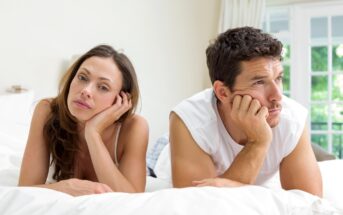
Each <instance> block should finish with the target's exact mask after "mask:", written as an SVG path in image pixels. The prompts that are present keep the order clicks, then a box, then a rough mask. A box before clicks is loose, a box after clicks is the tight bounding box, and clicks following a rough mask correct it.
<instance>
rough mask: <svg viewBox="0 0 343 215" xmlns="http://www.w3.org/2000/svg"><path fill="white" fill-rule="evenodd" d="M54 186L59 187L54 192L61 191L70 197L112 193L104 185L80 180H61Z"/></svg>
mask: <svg viewBox="0 0 343 215" xmlns="http://www.w3.org/2000/svg"><path fill="white" fill-rule="evenodd" d="M56 185H57V186H58V187H59V188H58V189H56V190H59V191H62V192H64V193H67V194H70V195H72V196H82V195H90V194H101V193H108V192H113V191H112V189H111V188H110V187H109V186H107V185H106V184H103V183H99V182H92V181H88V180H80V179H76V178H71V179H67V180H62V181H60V182H57V183H56Z"/></svg>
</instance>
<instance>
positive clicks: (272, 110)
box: [268, 108, 281, 115]
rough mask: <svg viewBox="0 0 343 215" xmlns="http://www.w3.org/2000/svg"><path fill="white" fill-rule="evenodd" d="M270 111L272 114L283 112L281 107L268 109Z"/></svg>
mask: <svg viewBox="0 0 343 215" xmlns="http://www.w3.org/2000/svg"><path fill="white" fill-rule="evenodd" d="M268 112H269V114H270V115H273V114H278V113H280V112H281V108H273V109H268Z"/></svg>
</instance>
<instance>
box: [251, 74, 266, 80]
mask: <svg viewBox="0 0 343 215" xmlns="http://www.w3.org/2000/svg"><path fill="white" fill-rule="evenodd" d="M267 77H268V75H255V76H253V77H252V78H250V80H252V81H255V80H261V79H264V78H267Z"/></svg>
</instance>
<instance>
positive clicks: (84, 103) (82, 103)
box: [74, 100, 91, 109]
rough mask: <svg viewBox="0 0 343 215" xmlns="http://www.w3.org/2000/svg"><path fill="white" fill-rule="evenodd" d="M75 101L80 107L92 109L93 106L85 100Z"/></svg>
mask: <svg viewBox="0 0 343 215" xmlns="http://www.w3.org/2000/svg"><path fill="white" fill-rule="evenodd" d="M74 103H75V104H76V105H77V106H78V107H81V108H85V109H91V107H90V106H89V105H88V104H87V103H86V102H83V101H81V100H75V101H74Z"/></svg>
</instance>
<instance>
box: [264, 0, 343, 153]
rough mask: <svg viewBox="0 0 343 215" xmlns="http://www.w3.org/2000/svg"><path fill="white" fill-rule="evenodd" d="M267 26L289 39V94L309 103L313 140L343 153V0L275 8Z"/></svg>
mask: <svg viewBox="0 0 343 215" xmlns="http://www.w3.org/2000/svg"><path fill="white" fill-rule="evenodd" d="M264 30H265V31H267V32H270V33H271V34H273V35H274V36H275V37H277V38H278V39H280V40H281V41H282V42H283V43H284V45H285V48H286V53H285V57H284V59H285V61H284V70H285V77H286V78H285V82H284V88H285V94H286V95H288V96H291V97H292V98H294V99H295V100H297V101H299V102H300V103H302V104H303V105H305V106H306V107H307V108H308V110H309V112H310V115H309V118H310V120H309V122H310V124H309V127H310V128H311V141H312V143H315V144H318V145H320V146H322V147H323V148H324V149H326V150H327V151H329V152H331V153H333V154H335V155H336V156H337V157H339V158H343V4H342V2H330V3H329V2H324V3H312V4H299V5H292V6H285V7H283V8H269V9H267V12H266V18H265V23H264ZM288 50H289V52H288V53H287V51H288Z"/></svg>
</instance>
